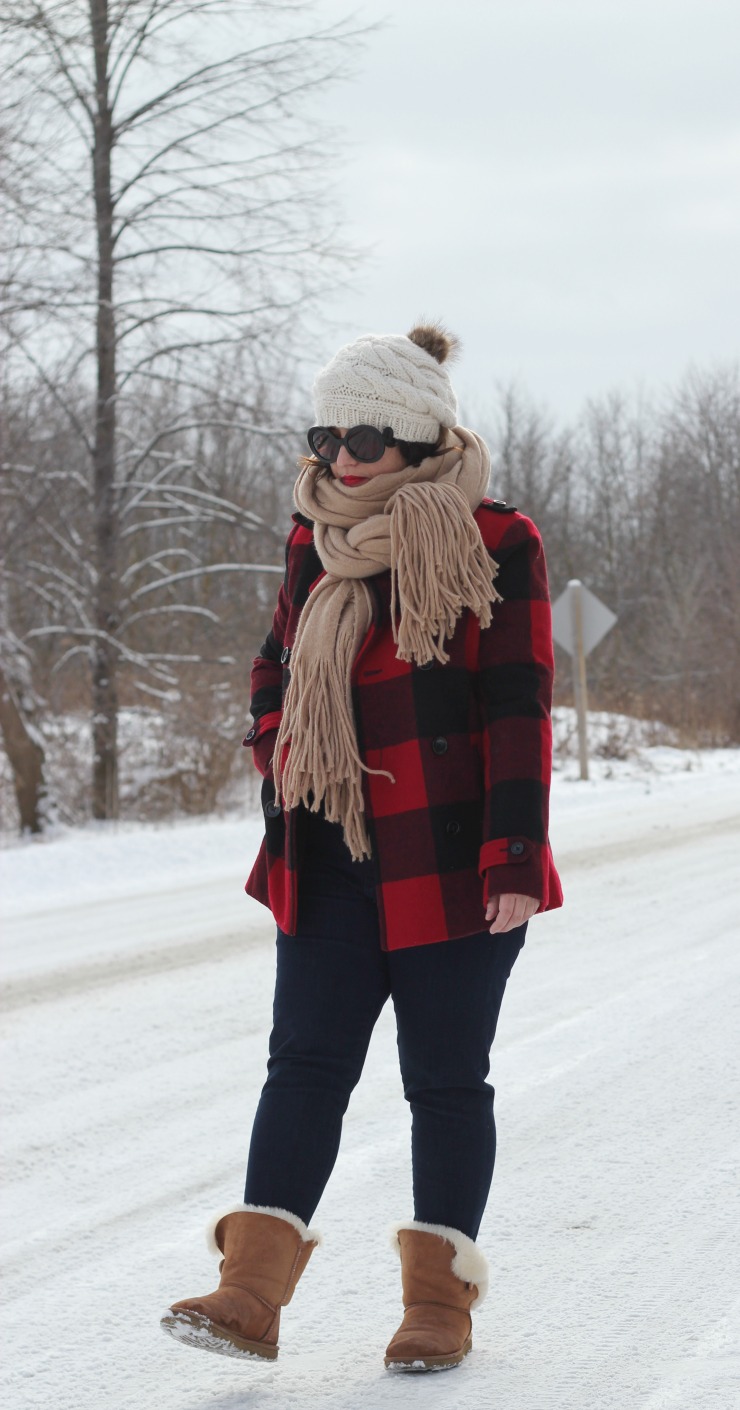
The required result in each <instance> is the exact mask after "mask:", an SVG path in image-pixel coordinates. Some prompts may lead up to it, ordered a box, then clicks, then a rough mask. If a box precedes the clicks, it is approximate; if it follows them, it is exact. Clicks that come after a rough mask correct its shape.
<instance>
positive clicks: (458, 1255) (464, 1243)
mask: <svg viewBox="0 0 740 1410" xmlns="http://www.w3.org/2000/svg"><path fill="white" fill-rule="evenodd" d="M402 1229H421V1231H422V1233H424V1234H438V1235H439V1237H440V1238H441V1239H446V1240H447V1242H448V1243H450V1244H452V1247H453V1248H454V1250H455V1257H454V1258H453V1260H452V1263H451V1264H450V1267H451V1269H452V1271H453V1273H454V1274H455V1276H456V1277H458V1278H459V1279H460V1281H461V1282H462V1283H475V1286H476V1287H477V1289H478V1296H477V1297H476V1299H475V1302H472V1303H471V1304H470V1305H471V1308H472V1307H480V1305H481V1303H482V1301H483V1299H484V1298H485V1296H486V1293H487V1292H488V1259H487V1258H486V1256H485V1254H484V1253H482V1252H481V1250H480V1249H479V1248H478V1245H477V1244H476V1243H475V1242H474V1241H473V1239H471V1238H470V1237H469V1236H468V1234H463V1232H462V1230H460V1229H450V1228H449V1227H448V1226H447V1224H422V1223H421V1222H420V1221H419V1220H418V1219H406V1220H403V1221H402V1223H400V1224H391V1226H390V1229H389V1231H388V1232H389V1234H390V1240H391V1248H392V1249H394V1251H395V1252H396V1253H397V1254H398V1257H399V1258H400V1257H401V1245H400V1243H399V1241H398V1235H399V1234H400V1232H401V1230H402Z"/></svg>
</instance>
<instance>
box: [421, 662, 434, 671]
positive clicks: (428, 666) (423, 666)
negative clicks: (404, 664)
mask: <svg viewBox="0 0 740 1410" xmlns="http://www.w3.org/2000/svg"><path fill="white" fill-rule="evenodd" d="M433 665H434V662H433V661H421V662H420V664H419V670H420V671H431V669H432V666H433Z"/></svg>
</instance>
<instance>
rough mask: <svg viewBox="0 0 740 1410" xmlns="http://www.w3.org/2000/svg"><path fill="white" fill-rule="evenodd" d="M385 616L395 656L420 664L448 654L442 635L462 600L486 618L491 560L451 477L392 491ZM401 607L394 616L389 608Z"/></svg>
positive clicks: (449, 631)
mask: <svg viewBox="0 0 740 1410" xmlns="http://www.w3.org/2000/svg"><path fill="white" fill-rule="evenodd" d="M390 541H391V623H392V629H393V640H394V641H395V642H396V643H397V646H398V650H397V652H396V656H397V657H398V659H399V660H400V661H416V662H417V664H418V665H423V664H424V663H425V662H426V661H429V660H430V659H431V657H432V656H435V657H436V659H437V660H438V661H441V662H445V661H449V659H450V657H449V652H447V651H445V649H444V642H445V637H451V636H452V635H453V633H454V631H455V626H456V624H457V621H458V618H459V617H460V616H461V615H462V612H463V610H464V609H465V608H466V607H469V608H470V610H471V611H472V612H474V613H475V615H476V616H477V617H478V618H479V620H480V624H481V628H485V627H488V626H490V624H491V603H492V602H495V601H501V595H500V593H499V592H498V590H497V589H496V588H494V587H492V583H493V579H494V578H495V577H496V576H497V575H498V564H497V563H495V562H493V560H492V559H491V558H489V556H488V551H487V549H486V546H485V544H484V543H483V539H482V538H481V535H480V532H479V530H478V526H477V524H476V522H475V520H474V518H473V516H472V513H471V511H470V505H469V504H468V501H467V497H466V496H465V495H464V494H463V491H462V490H461V489H460V488H459V486H458V485H452V484H449V485H445V484H441V485H440V484H434V483H433V482H432V483H431V484H419V485H413V486H409V487H408V488H402V489H399V490H397V491H396V494H395V495H394V497H393V502H392V508H391V513H390ZM399 609H400V623H399V624H397V623H396V614H397V611H398V610H399Z"/></svg>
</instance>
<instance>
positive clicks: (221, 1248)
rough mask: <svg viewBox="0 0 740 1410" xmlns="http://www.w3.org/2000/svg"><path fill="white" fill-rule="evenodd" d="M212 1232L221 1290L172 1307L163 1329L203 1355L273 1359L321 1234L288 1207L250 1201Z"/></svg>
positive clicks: (231, 1211)
mask: <svg viewBox="0 0 740 1410" xmlns="http://www.w3.org/2000/svg"><path fill="white" fill-rule="evenodd" d="M207 1233H208V1243H209V1247H210V1248H211V1250H212V1251H213V1252H214V1253H217V1254H222V1255H223V1259H222V1262H221V1265H220V1268H221V1282H220V1284H219V1287H218V1290H217V1291H216V1292H214V1293H209V1294H208V1296H207V1297H197V1298H185V1299H184V1300H183V1301H182V1302H174V1303H173V1304H172V1307H171V1308H170V1309H169V1311H168V1312H167V1313H166V1314H165V1316H164V1317H163V1318H162V1320H161V1323H160V1326H161V1327H162V1329H163V1331H165V1332H167V1333H168V1334H169V1335H170V1336H172V1337H175V1338H176V1340H177V1341H182V1342H186V1343H187V1344H188V1345H190V1346H199V1347H201V1348H202V1349H203V1350H204V1351H217V1352H220V1353H221V1355H223V1356H241V1357H249V1356H259V1357H263V1358H266V1359H267V1360H270V1361H273V1360H274V1359H275V1357H276V1356H277V1354H278V1333H279V1330H280V1309H281V1307H286V1306H287V1304H288V1303H289V1302H290V1299H291V1298H292V1296H293V1293H294V1291H295V1288H296V1284H297V1282H298V1279H299V1278H300V1276H301V1274H302V1272H303V1270H304V1268H305V1267H306V1264H307V1263H308V1260H309V1258H310V1257H311V1254H312V1253H313V1251H314V1249H315V1248H316V1246H317V1244H320V1243H321V1235H320V1234H318V1233H317V1232H316V1230H314V1229H307V1228H306V1225H305V1224H304V1223H303V1220H302V1219H299V1218H298V1217H297V1215H295V1214H290V1213H288V1211H287V1210H285V1209H268V1208H266V1207H262V1206H258V1205H253V1204H239V1205H235V1206H234V1208H232V1209H228V1210H224V1211H223V1213H221V1214H217V1215H216V1217H215V1219H213V1220H212V1221H211V1224H210V1225H209V1228H208V1231H207Z"/></svg>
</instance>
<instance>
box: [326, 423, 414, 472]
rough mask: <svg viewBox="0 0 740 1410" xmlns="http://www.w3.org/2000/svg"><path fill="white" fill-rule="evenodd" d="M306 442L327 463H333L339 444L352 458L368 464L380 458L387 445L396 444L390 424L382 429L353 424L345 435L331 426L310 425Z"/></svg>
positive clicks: (337, 453)
mask: <svg viewBox="0 0 740 1410" xmlns="http://www.w3.org/2000/svg"><path fill="white" fill-rule="evenodd" d="M308 444H309V446H310V447H311V450H312V451H313V454H314V455H316V456H318V458H319V460H325V461H326V463H327V464H328V465H333V464H334V461H335V460H336V458H337V456H338V455H339V451H340V447H341V446H346V447H347V450H348V451H349V453H350V455H351V456H352V459H353V460H360V461H362V463H363V465H370V464H371V463H372V462H373V461H374V460H380V459H382V457H383V456H384V455H385V452H386V450H387V448H388V446H394V445H395V444H396V438H395V436H394V434H393V432H392V430H391V428H390V426H386V428H385V430H384V431H379V430H378V428H377V426H353V427H352V428H351V430H349V431H348V432H347V434H346V436H338V435H337V433H336V431H333V430H332V429H331V426H312V427H311V429H310V431H309V433H308Z"/></svg>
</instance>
